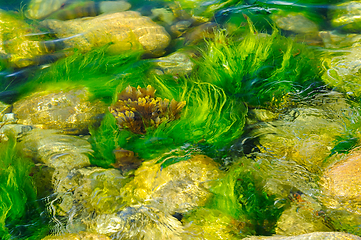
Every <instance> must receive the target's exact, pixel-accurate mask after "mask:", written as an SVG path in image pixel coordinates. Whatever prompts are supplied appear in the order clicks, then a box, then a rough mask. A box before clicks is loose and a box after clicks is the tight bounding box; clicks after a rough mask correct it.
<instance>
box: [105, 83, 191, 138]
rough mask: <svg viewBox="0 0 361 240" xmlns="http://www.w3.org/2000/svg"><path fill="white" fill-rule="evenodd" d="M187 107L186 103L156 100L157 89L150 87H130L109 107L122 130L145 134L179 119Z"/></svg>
mask: <svg viewBox="0 0 361 240" xmlns="http://www.w3.org/2000/svg"><path fill="white" fill-rule="evenodd" d="M185 105H186V102H185V101H182V102H177V101H175V100H174V99H172V100H171V101H169V100H168V99H166V98H165V99H161V98H159V97H158V98H155V89H154V88H153V87H152V86H150V85H148V86H147V88H146V89H144V88H141V87H140V86H138V87H137V88H135V87H131V86H130V85H129V86H128V87H126V88H125V89H124V90H123V91H122V92H121V93H119V94H118V100H117V102H116V103H115V104H113V105H112V106H110V107H109V111H110V113H111V114H113V116H114V117H115V118H116V119H117V124H118V126H119V128H120V129H123V128H125V129H129V130H130V131H132V132H133V133H137V134H145V133H146V130H145V128H146V127H151V126H154V127H158V126H159V125H160V124H162V123H167V122H170V121H174V120H177V119H179V117H180V112H181V111H182V109H183V107H184V106H185Z"/></svg>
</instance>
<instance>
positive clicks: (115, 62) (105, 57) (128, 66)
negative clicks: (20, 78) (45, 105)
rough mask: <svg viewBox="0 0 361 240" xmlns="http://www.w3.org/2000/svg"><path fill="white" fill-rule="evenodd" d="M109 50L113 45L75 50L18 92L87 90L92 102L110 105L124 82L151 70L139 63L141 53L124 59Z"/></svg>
mask: <svg viewBox="0 0 361 240" xmlns="http://www.w3.org/2000/svg"><path fill="white" fill-rule="evenodd" d="M109 46H111V44H109V45H107V46H105V47H101V48H95V49H93V50H92V51H90V52H88V53H81V52H80V51H77V50H74V52H73V53H70V56H68V57H66V58H64V59H61V60H59V61H57V62H56V63H54V64H52V65H51V66H50V67H48V68H47V69H43V70H42V71H40V72H38V73H37V74H35V76H33V77H32V78H30V79H29V80H28V82H27V83H26V84H24V85H23V86H20V87H18V89H17V90H18V91H19V92H20V93H21V94H22V95H27V94H30V93H32V92H34V91H38V90H40V91H41V90H54V89H62V90H65V89H72V88H77V87H87V88H88V89H89V91H90V92H91V93H92V95H93V99H100V100H102V101H104V102H106V103H110V102H111V101H112V98H113V95H114V89H116V87H117V85H118V84H119V83H120V82H121V81H122V78H124V77H125V76H128V77H129V76H132V77H134V78H141V77H142V76H143V75H144V72H145V71H146V70H147V69H148V68H149V66H148V67H147V66H146V65H145V64H144V65H143V62H138V61H139V59H140V55H141V53H140V52H136V51H133V52H131V51H129V52H124V54H121V55H109V54H107V53H106V50H107V48H108V47H109Z"/></svg>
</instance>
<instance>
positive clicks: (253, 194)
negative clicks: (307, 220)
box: [207, 160, 284, 236]
mask: <svg viewBox="0 0 361 240" xmlns="http://www.w3.org/2000/svg"><path fill="white" fill-rule="evenodd" d="M247 162H249V160H245V161H243V160H242V161H239V162H236V163H234V165H233V166H232V167H231V168H230V169H229V170H228V173H227V175H226V176H225V177H224V178H222V179H220V180H219V181H218V184H217V185H216V186H214V187H213V188H211V192H212V193H213V194H214V196H213V198H212V199H211V201H209V203H208V204H207V207H208V208H212V209H217V210H220V211H221V212H223V213H226V214H227V215H229V216H231V217H233V218H234V219H237V220H239V221H242V222H244V223H245V225H244V226H243V229H242V235H244V236H246V235H250V234H252V235H270V234H273V233H275V227H276V223H277V220H278V218H279V217H280V216H281V213H282V212H283V210H284V204H281V203H280V202H278V203H277V196H276V195H272V194H267V193H266V192H265V191H264V189H263V187H264V186H263V184H264V180H263V177H264V176H261V174H260V173H259V169H258V167H257V164H249V163H247Z"/></svg>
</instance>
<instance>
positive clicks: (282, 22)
mask: <svg viewBox="0 0 361 240" xmlns="http://www.w3.org/2000/svg"><path fill="white" fill-rule="evenodd" d="M271 18H272V20H273V21H274V22H275V24H276V25H277V27H279V28H281V29H283V30H287V31H292V32H295V33H317V32H318V26H317V24H316V23H314V22H313V21H311V20H310V19H308V18H307V17H306V16H305V14H303V13H300V12H298V13H294V12H290V13H287V12H282V11H281V12H278V13H274V14H272V17H271Z"/></svg>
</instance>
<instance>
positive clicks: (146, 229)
mask: <svg viewBox="0 0 361 240" xmlns="http://www.w3.org/2000/svg"><path fill="white" fill-rule="evenodd" d="M91 229H92V230H93V231H94V230H95V231H96V232H98V233H101V234H107V235H110V236H111V237H112V239H119V240H120V239H127V240H138V239H149V240H150V239H164V240H181V239H182V238H181V237H180V234H181V233H182V232H183V227H182V224H181V222H180V221H178V220H177V219H176V218H175V217H173V216H171V215H169V214H167V213H164V212H163V211H161V210H159V209H158V208H154V207H149V206H132V207H128V208H125V209H124V210H123V211H121V212H118V213H116V214H112V215H100V216H98V217H96V218H95V221H94V223H93V224H92V227H91Z"/></svg>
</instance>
